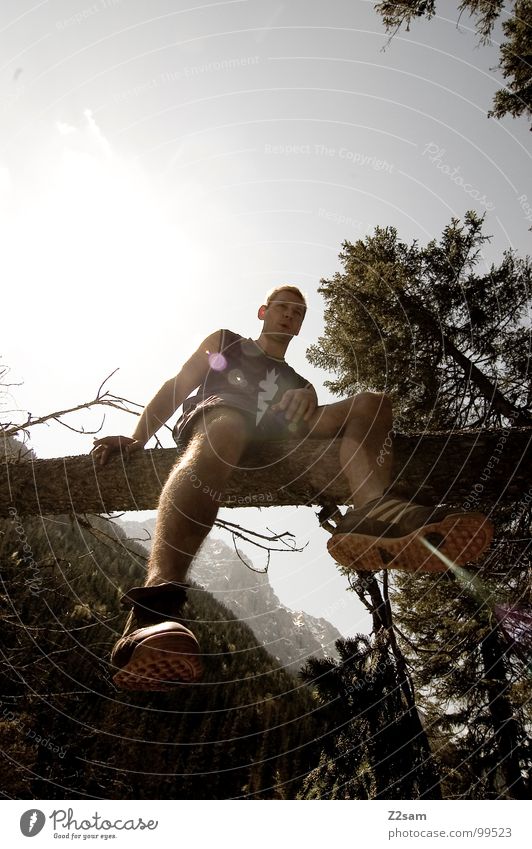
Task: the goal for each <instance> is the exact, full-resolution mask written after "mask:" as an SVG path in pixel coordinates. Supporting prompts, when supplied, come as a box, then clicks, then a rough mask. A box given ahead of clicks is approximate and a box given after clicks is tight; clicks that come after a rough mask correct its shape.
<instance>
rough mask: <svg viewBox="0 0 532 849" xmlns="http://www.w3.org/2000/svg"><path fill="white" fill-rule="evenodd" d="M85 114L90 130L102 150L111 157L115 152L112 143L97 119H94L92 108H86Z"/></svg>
mask: <svg viewBox="0 0 532 849" xmlns="http://www.w3.org/2000/svg"><path fill="white" fill-rule="evenodd" d="M83 115H84V116H85V119H86V122H87V126H88V128H89V132H90V134H91V136H92V138H93V139H94V140H95V141H96V142H97V144H98V147H99V148H100V150H102V151H103V153H105V155H106V156H108V157H111V156H112V153H113V151H112V148H111V145H110V144H109V142H108V141H107V139H106V138H105V136H104V134H103V133H102V131H101V130H100V128H99V126H98V124H97V123H96V121H95V120H94V115H93V113H92V109H84V110H83Z"/></svg>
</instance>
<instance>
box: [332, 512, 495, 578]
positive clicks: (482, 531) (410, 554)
mask: <svg viewBox="0 0 532 849" xmlns="http://www.w3.org/2000/svg"><path fill="white" fill-rule="evenodd" d="M423 537H424V538H425V539H426V540H427V541H428V542H429V543H431V545H433V546H434V547H435V548H437V549H438V550H439V551H441V552H442V553H443V554H444V555H446V557H448V558H449V559H450V560H452V561H453V562H454V563H456V564H457V565H458V566H463V565H464V564H465V563H469V562H471V561H475V560H479V559H480V558H481V557H482V555H483V554H484V553H485V551H486V550H487V548H488V547H489V545H490V543H491V540H492V539H493V525H492V523H491V522H490V520H489V519H487V518H486V516H483V515H482V513H464V512H461V511H459V510H455V509H448V508H445V507H436V508H433V507H423V506H421V505H419V504H414V503H413V502H409V501H403V500H401V499H397V498H390V497H387V496H381V497H379V498H376V499H375V500H374V501H370V502H369V504H366V505H365V506H364V507H357V508H354V507H351V508H350V509H349V510H348V511H347V513H346V514H345V516H344V517H343V518H342V519H341V521H340V522H339V524H338V525H337V527H336V529H335V531H334V534H333V535H332V537H331V538H330V539H329V540H328V542H327V548H328V550H329V553H330V554H331V555H332V556H333V557H334V559H335V560H336V561H337V563H340V564H341V565H342V566H344V567H345V568H346V569H349V570H353V571H358V570H362V571H364V570H368V571H378V570H379V569H389V568H391V569H404V570H407V571H409V572H415V571H417V570H419V571H422V572H445V571H446V569H447V566H446V565H445V563H443V562H442V561H441V560H440V558H439V557H438V556H437V555H436V554H434V553H432V552H430V551H429V549H427V548H426V547H425V546H424V545H423V543H422V542H421V539H422V538H423Z"/></svg>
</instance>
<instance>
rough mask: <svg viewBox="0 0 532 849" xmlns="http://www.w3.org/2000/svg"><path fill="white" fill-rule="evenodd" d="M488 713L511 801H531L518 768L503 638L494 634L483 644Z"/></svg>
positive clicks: (515, 726) (515, 727)
mask: <svg viewBox="0 0 532 849" xmlns="http://www.w3.org/2000/svg"><path fill="white" fill-rule="evenodd" d="M480 650H481V653H482V662H483V665H484V683H485V685H486V689H487V694H488V699H489V712H490V716H491V720H492V723H493V731H494V735H495V740H496V746H497V752H498V769H500V770H501V772H502V774H503V776H504V783H505V785H506V796H507V798H508V799H526V798H528V794H527V789H526V786H525V782H524V781H523V776H522V775H521V769H520V767H519V733H518V732H519V725H518V723H517V722H516V720H515V717H514V715H513V711H512V705H511V702H510V699H509V697H508V687H509V686H510V685H509V681H508V677H507V674H506V667H505V662H504V649H503V646H502V645H501V641H500V638H499V636H498V634H497V633H496V632H495V631H492V632H491V633H490V634H488V636H487V637H486V638H485V639H484V640H482V643H481V645H480Z"/></svg>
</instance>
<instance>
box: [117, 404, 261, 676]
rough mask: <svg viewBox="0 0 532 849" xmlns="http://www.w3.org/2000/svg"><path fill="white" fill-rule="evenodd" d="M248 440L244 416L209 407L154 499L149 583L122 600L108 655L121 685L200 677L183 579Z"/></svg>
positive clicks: (198, 648) (196, 648)
mask: <svg viewBox="0 0 532 849" xmlns="http://www.w3.org/2000/svg"><path fill="white" fill-rule="evenodd" d="M247 439H248V437H247V427H246V422H245V420H244V417H243V416H242V414H240V413H238V411H236V410H231V409H227V408H219V409H217V410H213V411H210V412H209V413H207V414H206V415H205V417H204V418H203V419H202V420H201V424H200V426H199V427H198V428H197V430H196V432H195V434H194V436H193V437H192V440H191V443H190V445H189V447H188V448H187V450H186V452H185V454H184V456H183V457H182V458H181V460H180V461H179V462H178V463H177V465H176V466H175V468H174V469H173V471H172V473H171V474H170V477H169V478H168V481H167V483H166V484H165V486H164V489H163V491H162V493H161V498H160V501H159V514H158V517H157V525H156V530H155V540H154V545H153V549H152V554H151V557H150V561H149V566H148V577H147V581H146V584H145V586H143V587H133V588H132V589H130V590H129V592H128V593H126V595H125V596H124V597H123V599H122V602H123V604H127V605H128V606H130V607H131V613H130V615H129V618H128V621H127V623H126V627H125V630H124V634H123V635H122V637H121V638H120V639H119V640H118V642H117V643H115V646H114V648H113V651H112V653H111V664H112V666H113V667H115V669H117V670H118V671H117V672H116V673H115V674H114V676H113V680H114V682H115V684H116V685H117V686H118V687H120V688H121V689H126V690H167V689H168V688H171V687H173V686H175V684H176V683H190V682H194V681H198V680H199V679H200V678H201V676H202V674H203V664H202V661H201V656H200V655H201V650H200V647H199V644H198V641H197V639H196V636H195V635H194V633H193V632H192V631H190V630H189V628H187V627H186V624H185V620H183V619H182V612H181V611H182V608H183V605H184V603H185V601H186V598H187V590H186V587H185V586H184V585H185V579H186V575H187V571H188V568H189V566H190V564H191V562H192V560H193V558H194V555H195V554H196V552H197V550H198V548H199V547H200V545H201V543H202V542H203V540H204V539H205V537H206V535H207V534H208V532H209V531H210V529H211V528H212V526H213V524H214V520H215V518H216V514H217V512H218V504H219V500H220V494H221V492H223V491H224V489H225V484H226V482H227V480H228V478H229V476H230V475H231V473H232V472H233V469H234V467H235V466H236V465H237V464H238V461H239V459H240V457H241V455H242V453H243V451H244V449H245V447H246V444H247ZM187 624H188V623H187Z"/></svg>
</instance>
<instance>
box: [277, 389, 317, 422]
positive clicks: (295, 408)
mask: <svg viewBox="0 0 532 849" xmlns="http://www.w3.org/2000/svg"><path fill="white" fill-rule="evenodd" d="M317 406H318V399H317V397H316V392H315V390H314V389H287V391H286V392H285V393H284V395H283V397H282V398H281V400H280V401H279V403H277V404H273V406H272V408H271V409H272V410H273V412H274V413H277V412H279V411H280V410H284V411H285V418H286V420H287V421H289V422H293V423H294V424H297V423H298V422H300V421H304V422H308V421H309V419H310V418H311V416H312V414H313V413H314V410H315V409H316V407H317Z"/></svg>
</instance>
